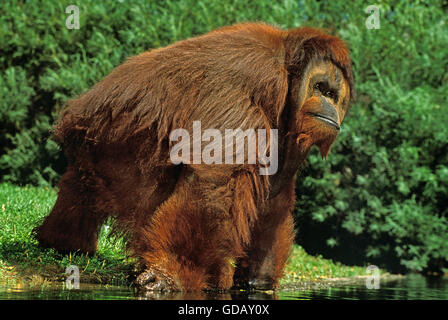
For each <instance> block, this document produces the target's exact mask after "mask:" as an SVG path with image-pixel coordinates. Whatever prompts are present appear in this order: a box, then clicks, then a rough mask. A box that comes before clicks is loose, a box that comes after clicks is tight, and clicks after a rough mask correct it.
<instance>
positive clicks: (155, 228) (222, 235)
mask: <svg viewBox="0 0 448 320" xmlns="http://www.w3.org/2000/svg"><path fill="white" fill-rule="evenodd" d="M231 194H232V193H231V192H230V191H229V190H228V186H227V185H223V186H215V185H213V184H211V183H210V184H208V183H207V182H204V181H198V178H197V176H196V177H195V174H193V173H190V174H188V175H184V176H182V177H181V178H180V183H179V185H178V186H177V187H176V189H175V190H174V192H173V194H172V195H171V197H170V198H168V200H167V201H165V202H164V203H163V204H162V205H161V206H160V207H159V208H158V209H157V210H156V212H155V213H154V215H153V216H152V218H151V222H150V224H149V225H148V226H144V227H142V228H141V230H139V231H138V233H137V236H136V237H135V239H136V241H135V244H134V246H135V247H134V248H132V249H133V251H134V252H135V254H136V255H137V256H138V257H140V259H141V261H142V263H143V264H144V266H145V267H146V271H144V272H143V273H142V274H140V276H138V278H137V279H136V284H137V285H138V286H139V287H140V288H141V289H143V290H150V291H152V290H162V291H163V290H167V291H197V290H203V289H217V290H225V289H229V288H230V287H231V286H232V279H233V271H234V268H233V265H232V263H233V262H234V261H235V255H237V254H238V253H237V248H239V247H240V246H239V244H238V241H239V240H238V238H237V236H236V232H235V231H234V230H235V228H233V220H232V218H231V217H230V215H229V210H228V209H229V207H230V204H231V201H228V200H229V199H231Z"/></svg>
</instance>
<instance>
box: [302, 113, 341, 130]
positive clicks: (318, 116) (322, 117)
mask: <svg viewBox="0 0 448 320" xmlns="http://www.w3.org/2000/svg"><path fill="white" fill-rule="evenodd" d="M308 114H309V115H310V116H312V117H313V118H316V119H318V120H320V121H322V122H325V123H326V124H328V125H330V126H332V127H333V128H334V129H336V130H338V131H339V130H340V129H341V126H340V125H339V124H338V123H337V122H336V120H335V119H332V118H330V117H329V116H327V115H324V114H319V113H314V112H308Z"/></svg>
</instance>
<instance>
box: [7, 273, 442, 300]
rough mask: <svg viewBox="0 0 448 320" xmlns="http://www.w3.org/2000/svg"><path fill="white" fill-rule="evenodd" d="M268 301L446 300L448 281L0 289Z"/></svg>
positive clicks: (14, 294)
mask: <svg viewBox="0 0 448 320" xmlns="http://www.w3.org/2000/svg"><path fill="white" fill-rule="evenodd" d="M13 299H27V300H33V299H39V300H47V299H51V300H84V299H88V300H97V299H101V300H123V299H125V300H129V299H150V300H178V299H185V300H202V299H207V300H223V299H224V300H240V299H243V300H252V299H256V300H272V299H281V300H285V299H286V300H288V299H294V300H295V299H305V300H308V299H336V300H341V299H344V300H345V299H355V300H370V299H375V300H416V299H417V300H425V299H442V300H448V278H425V277H423V276H421V275H409V276H406V277H402V278H399V279H396V280H393V281H387V282H385V283H384V282H382V283H381V285H380V289H367V288H366V286H365V283H362V282H361V283H358V284H349V285H335V286H327V287H325V286H324V287H323V288H318V289H306V290H304V289H303V288H302V289H300V288H296V289H295V290H291V291H279V292H247V291H231V292H228V293H207V292H200V293H139V292H137V291H135V290H134V289H132V288H127V287H114V286H101V285H87V284H81V287H80V289H79V290H68V289H64V287H63V285H62V284H61V285H52V286H48V285H47V286H43V287H41V288H26V287H22V288H20V287H6V286H1V285H0V300H13Z"/></svg>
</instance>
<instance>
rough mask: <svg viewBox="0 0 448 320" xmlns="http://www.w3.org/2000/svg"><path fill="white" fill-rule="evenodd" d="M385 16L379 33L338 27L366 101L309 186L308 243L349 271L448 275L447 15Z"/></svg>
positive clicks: (303, 191) (417, 9)
mask: <svg viewBox="0 0 448 320" xmlns="http://www.w3.org/2000/svg"><path fill="white" fill-rule="evenodd" d="M381 9H382V10H381V14H382V20H381V28H380V29H379V30H366V29H365V27H364V25H363V24H362V21H359V22H358V21H356V20H354V21H350V22H349V23H347V24H346V25H342V24H340V23H338V22H335V24H336V25H338V27H337V28H336V29H337V30H339V33H340V34H341V35H342V36H343V37H344V38H345V39H346V40H347V41H348V42H349V43H350V47H351V48H352V58H353V61H354V65H355V72H356V75H355V78H356V86H357V88H356V89H357V90H356V91H357V97H358V99H357V102H356V103H355V104H354V105H353V106H352V109H351V112H350V115H349V117H348V118H347V119H346V121H345V122H344V125H343V126H342V131H341V133H340V137H339V138H338V141H337V142H336V143H335V145H334V147H333V149H332V152H331V154H330V155H329V158H328V160H327V161H322V160H321V159H320V157H319V155H318V152H317V151H316V150H315V151H314V152H313V154H312V155H311V156H310V158H309V166H308V167H307V168H305V171H304V172H303V173H301V174H300V176H299V181H298V184H297V193H298V194H299V199H298V202H297V205H296V212H297V221H298V224H299V232H298V241H299V242H300V243H302V244H303V245H304V247H305V248H306V249H308V250H309V251H311V252H316V253H317V252H320V253H325V255H326V256H329V257H333V258H338V259H340V260H342V261H344V262H346V263H363V262H365V261H370V262H372V263H376V264H380V265H384V266H387V267H389V268H390V269H392V270H394V271H405V270H406V269H408V270H416V271H425V270H426V271H440V270H441V269H442V268H443V267H446V266H447V261H448V232H447V231H448V206H447V205H448V183H447V173H448V130H447V128H448V117H447V116H446V107H447V102H448V99H447V96H446V92H448V83H447V71H448V59H447V58H446V49H444V48H447V47H448V33H447V32H446V31H447V19H446V16H447V10H446V8H445V11H443V9H442V8H441V6H440V5H437V4H435V3H432V4H431V5H428V4H426V3H425V2H423V1H421V2H420V3H417V4H412V5H411V4H404V3H398V4H397V5H396V6H395V7H392V6H390V5H385V4H383V5H382V6H381ZM327 10H329V11H330V12H335V11H331V10H332V9H331V8H327ZM349 12H350V11H349ZM352 12H353V11H352ZM353 14H354V13H353ZM332 17H333V18H335V19H337V14H336V15H333V14H332ZM360 19H362V16H361V17H360ZM316 233H320V234H322V237H316Z"/></svg>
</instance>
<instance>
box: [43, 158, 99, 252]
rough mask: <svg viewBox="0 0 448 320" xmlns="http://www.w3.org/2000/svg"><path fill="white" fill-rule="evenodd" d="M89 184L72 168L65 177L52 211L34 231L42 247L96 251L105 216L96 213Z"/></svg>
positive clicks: (65, 250) (64, 250)
mask: <svg viewBox="0 0 448 320" xmlns="http://www.w3.org/2000/svg"><path fill="white" fill-rule="evenodd" d="M86 184H87V183H86V181H81V179H80V177H79V174H78V173H77V171H76V169H75V168H73V167H70V168H68V170H67V172H66V173H65V174H64V175H63V176H62V178H61V181H60V183H59V193H58V198H57V200H56V204H55V206H54V207H53V210H52V211H51V213H50V215H49V216H47V217H46V218H45V220H44V222H43V224H42V225H41V226H39V227H37V228H36V229H35V231H36V238H37V240H38V241H39V243H40V244H41V245H42V246H44V247H51V248H55V249H56V250H58V251H61V252H69V251H76V250H80V251H81V252H84V253H90V254H93V253H94V252H95V251H96V248H97V238H98V233H99V230H100V227H101V224H102V222H103V221H104V219H105V215H104V214H101V213H98V212H95V210H94V203H93V201H94V200H93V197H94V194H93V191H92V189H91V188H90V187H88V186H87V185H86Z"/></svg>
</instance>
